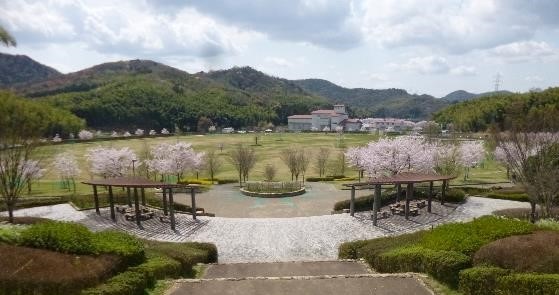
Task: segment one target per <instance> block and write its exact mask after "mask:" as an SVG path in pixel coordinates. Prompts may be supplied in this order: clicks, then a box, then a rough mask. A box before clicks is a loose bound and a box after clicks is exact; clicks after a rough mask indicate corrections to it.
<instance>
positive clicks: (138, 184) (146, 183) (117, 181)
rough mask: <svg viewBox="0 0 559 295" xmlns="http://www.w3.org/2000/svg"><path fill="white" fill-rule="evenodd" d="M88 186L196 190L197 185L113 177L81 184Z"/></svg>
mask: <svg viewBox="0 0 559 295" xmlns="http://www.w3.org/2000/svg"><path fill="white" fill-rule="evenodd" d="M82 183H84V184H89V185H99V186H116V187H129V188H179V187H180V188H196V187H198V186H197V185H188V184H172V183H164V182H157V181H153V180H151V179H147V178H142V177H115V178H105V179H93V180H89V181H84V182H82Z"/></svg>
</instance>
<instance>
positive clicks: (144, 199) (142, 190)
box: [140, 188, 146, 206]
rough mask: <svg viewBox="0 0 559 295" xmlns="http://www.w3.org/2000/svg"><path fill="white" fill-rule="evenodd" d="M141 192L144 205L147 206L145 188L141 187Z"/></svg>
mask: <svg viewBox="0 0 559 295" xmlns="http://www.w3.org/2000/svg"><path fill="white" fill-rule="evenodd" d="M140 192H141V193H142V205H143V206H145V205H146V192H145V190H144V188H141V189H140Z"/></svg>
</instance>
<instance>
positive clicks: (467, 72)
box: [450, 65, 477, 76]
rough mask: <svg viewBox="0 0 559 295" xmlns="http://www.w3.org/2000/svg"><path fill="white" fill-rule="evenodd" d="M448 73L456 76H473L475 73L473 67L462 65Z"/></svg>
mask: <svg viewBox="0 0 559 295" xmlns="http://www.w3.org/2000/svg"><path fill="white" fill-rule="evenodd" d="M450 73H451V74H452V75H456V76H475V75H476V74H477V71H476V68H475V67H472V66H464V65H462V66H457V67H454V68H452V69H451V70H450Z"/></svg>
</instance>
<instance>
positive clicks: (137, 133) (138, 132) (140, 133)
mask: <svg viewBox="0 0 559 295" xmlns="http://www.w3.org/2000/svg"><path fill="white" fill-rule="evenodd" d="M134 134H135V135H136V136H142V135H144V129H140V128H138V129H136V131H134Z"/></svg>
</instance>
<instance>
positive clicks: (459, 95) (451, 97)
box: [441, 90, 478, 102]
mask: <svg viewBox="0 0 559 295" xmlns="http://www.w3.org/2000/svg"><path fill="white" fill-rule="evenodd" d="M477 96H478V95H477V94H475V93H470V92H468V91H464V90H456V91H453V92H451V93H449V94H447V95H445V96H444V97H441V99H443V100H446V101H450V102H455V101H464V100H469V99H472V98H474V97H477Z"/></svg>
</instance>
